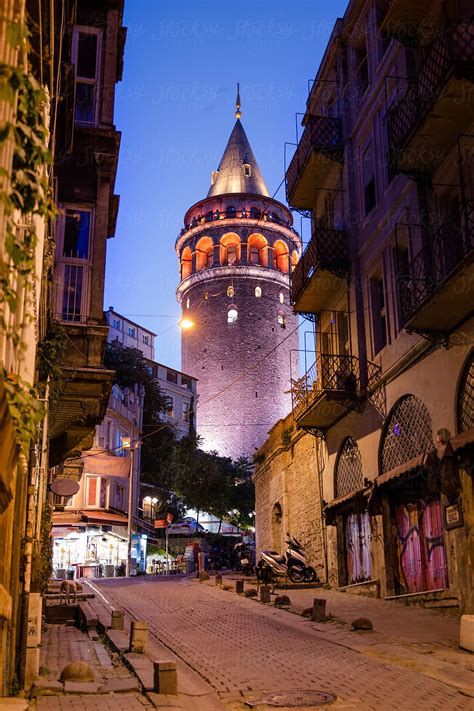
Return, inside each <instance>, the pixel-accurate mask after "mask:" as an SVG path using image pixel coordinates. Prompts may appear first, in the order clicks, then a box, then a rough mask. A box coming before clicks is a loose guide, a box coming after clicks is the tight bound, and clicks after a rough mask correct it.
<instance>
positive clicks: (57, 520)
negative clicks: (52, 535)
mask: <svg viewBox="0 0 474 711" xmlns="http://www.w3.org/2000/svg"><path fill="white" fill-rule="evenodd" d="M78 523H84V521H83V519H82V516H81V514H80V513H77V511H53V526H74V525H77V524H78Z"/></svg>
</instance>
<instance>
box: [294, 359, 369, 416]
mask: <svg viewBox="0 0 474 711" xmlns="http://www.w3.org/2000/svg"><path fill="white" fill-rule="evenodd" d="M359 390H360V369H359V359H358V358H357V357H356V356H350V355H334V354H329V353H320V354H319V355H318V356H317V358H316V361H315V362H314V363H313V365H312V366H311V367H310V368H309V370H308V371H307V372H306V373H305V374H304V375H303V377H302V378H299V379H298V380H294V381H293V382H292V387H291V396H292V405H293V416H294V418H295V420H298V418H299V417H301V415H302V414H303V413H304V412H305V410H307V409H308V407H310V405H311V404H312V403H313V402H314V401H315V400H317V399H318V398H319V397H320V395H321V394H322V393H324V392H325V391H332V392H339V393H346V394H347V395H348V396H350V397H355V396H356V395H357V393H358V391H359Z"/></svg>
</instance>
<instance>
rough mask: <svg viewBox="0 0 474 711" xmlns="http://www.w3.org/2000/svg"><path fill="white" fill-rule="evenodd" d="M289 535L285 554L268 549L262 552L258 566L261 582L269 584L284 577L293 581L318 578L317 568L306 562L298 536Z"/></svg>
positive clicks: (305, 581) (258, 575)
mask: <svg viewBox="0 0 474 711" xmlns="http://www.w3.org/2000/svg"><path fill="white" fill-rule="evenodd" d="M287 537H288V539H287V541H286V545H287V548H286V553H285V555H279V554H278V553H277V552H276V551H268V550H267V551H261V552H260V555H261V558H260V560H259V562H258V565H257V567H256V574H257V580H258V583H259V584H260V583H265V584H266V585H268V584H270V583H273V582H274V581H275V578H284V577H288V578H289V579H290V580H291V582H292V583H313V582H315V581H316V580H318V576H317V573H316V571H315V569H314V568H313V567H312V566H311V565H307V563H306V556H305V554H304V552H303V546H302V545H301V543H300V542H299V541H298V540H297V539H296V538H290V534H289V533H287Z"/></svg>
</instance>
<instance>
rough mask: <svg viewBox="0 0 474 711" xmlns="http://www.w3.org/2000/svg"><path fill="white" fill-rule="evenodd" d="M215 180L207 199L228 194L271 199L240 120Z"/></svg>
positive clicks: (229, 141)
mask: <svg viewBox="0 0 474 711" xmlns="http://www.w3.org/2000/svg"><path fill="white" fill-rule="evenodd" d="M213 178H214V182H213V184H212V185H211V187H210V189H209V192H208V194H207V197H214V196H215V195H224V194H226V193H250V194H251V195H264V196H265V197H269V192H268V188H267V186H266V185H265V181H264V179H263V177H262V174H261V172H260V168H259V167H258V163H257V161H256V160H255V156H254V154H253V152H252V149H251V148H250V143H249V141H248V138H247V135H246V133H245V131H244V127H243V126H242V124H241V122H240V118H237V121H236V122H235V126H234V128H233V130H232V133H231V134H230V138H229V140H228V142H227V146H226V148H225V151H224V155H223V156H222V159H221V162H220V164H219V168H218V170H217V171H216V172H215V173H213Z"/></svg>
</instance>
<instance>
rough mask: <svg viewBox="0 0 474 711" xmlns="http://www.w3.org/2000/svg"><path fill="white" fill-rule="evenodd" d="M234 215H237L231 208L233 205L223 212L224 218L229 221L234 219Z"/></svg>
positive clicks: (233, 208)
mask: <svg viewBox="0 0 474 711" xmlns="http://www.w3.org/2000/svg"><path fill="white" fill-rule="evenodd" d="M236 214H237V211H236V209H235V207H233V205H230V206H229V207H228V208H227V210H226V211H225V216H226V217H227V218H229V219H230V218H234V217H235V216H236Z"/></svg>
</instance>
